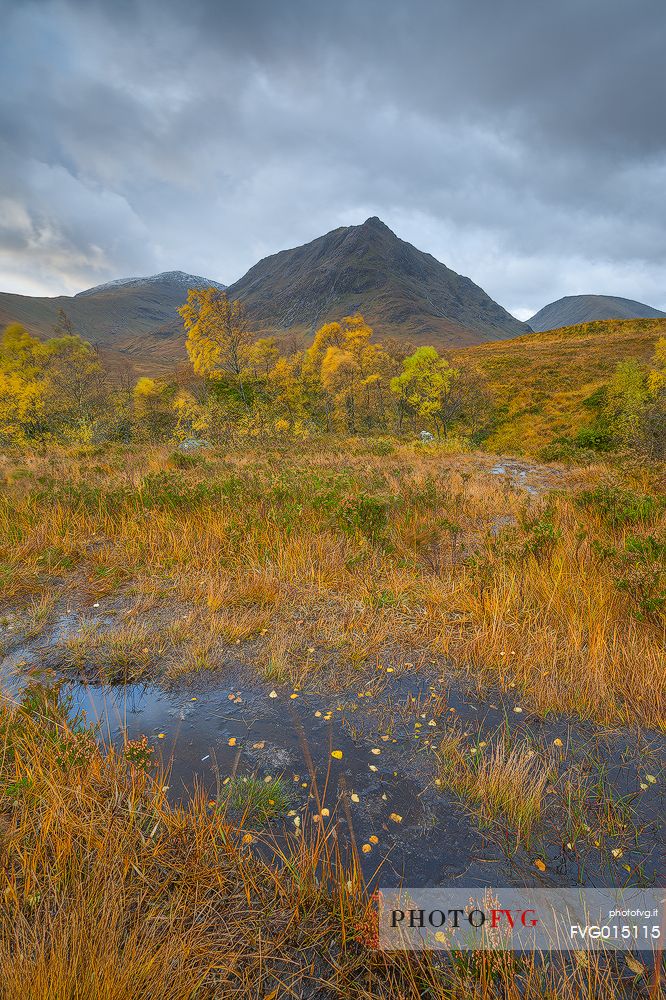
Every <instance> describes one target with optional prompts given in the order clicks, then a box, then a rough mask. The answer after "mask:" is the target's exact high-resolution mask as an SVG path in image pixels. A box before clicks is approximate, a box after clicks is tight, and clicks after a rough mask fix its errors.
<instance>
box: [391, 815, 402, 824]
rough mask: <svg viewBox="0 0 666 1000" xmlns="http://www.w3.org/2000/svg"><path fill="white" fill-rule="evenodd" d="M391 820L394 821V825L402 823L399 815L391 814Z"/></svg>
mask: <svg viewBox="0 0 666 1000" xmlns="http://www.w3.org/2000/svg"><path fill="white" fill-rule="evenodd" d="M389 819H392V820H393V822H394V823H402V816H401V815H400V814H399V813H391V815H390V816H389Z"/></svg>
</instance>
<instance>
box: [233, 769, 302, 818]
mask: <svg viewBox="0 0 666 1000" xmlns="http://www.w3.org/2000/svg"><path fill="white" fill-rule="evenodd" d="M219 802H220V804H221V805H222V806H223V807H228V808H229V809H230V810H232V811H233V812H234V813H235V814H238V815H239V816H240V817H241V820H240V823H241V825H242V826H264V825H266V824H267V823H269V822H270V821H271V820H273V819H275V818H276V817H278V816H281V815H284V814H285V813H286V812H287V810H288V808H289V804H290V802H291V792H290V789H289V786H288V785H287V783H286V782H285V781H284V780H283V779H282V778H271V779H270V781H265V780H263V779H261V778H257V777H255V776H254V775H250V776H244V777H234V778H231V780H230V781H229V783H228V784H227V785H225V787H224V788H223V790H222V792H221V793H220V796H219Z"/></svg>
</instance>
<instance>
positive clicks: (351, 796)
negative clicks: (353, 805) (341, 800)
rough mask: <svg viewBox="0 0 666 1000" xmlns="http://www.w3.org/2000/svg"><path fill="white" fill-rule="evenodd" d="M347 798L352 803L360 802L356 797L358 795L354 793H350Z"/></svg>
mask: <svg viewBox="0 0 666 1000" xmlns="http://www.w3.org/2000/svg"><path fill="white" fill-rule="evenodd" d="M349 798H350V799H351V800H352V802H360V801H361V800H360V798H359V797H358V795H357V794H356V792H352V793H351V795H350V796H349Z"/></svg>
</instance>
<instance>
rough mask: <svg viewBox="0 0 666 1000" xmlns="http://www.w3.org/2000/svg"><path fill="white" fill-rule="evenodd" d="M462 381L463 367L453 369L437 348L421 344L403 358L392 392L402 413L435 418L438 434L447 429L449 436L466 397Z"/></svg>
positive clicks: (392, 382)
mask: <svg viewBox="0 0 666 1000" xmlns="http://www.w3.org/2000/svg"><path fill="white" fill-rule="evenodd" d="M459 380H460V371H459V369H457V368H452V367H451V365H449V363H448V361H446V360H445V359H444V358H442V357H440V356H439V354H438V353H437V351H436V350H435V348H434V347H418V348H417V349H416V350H415V351H414V353H413V354H411V355H410V356H409V357H408V358H405V360H404V361H403V363H402V372H401V373H400V375H396V377H395V378H393V379H391V392H392V393H393V394H394V396H395V397H396V399H397V401H398V406H399V409H400V412H401V413H402V414H405V413H411V414H414V415H415V416H418V417H420V418H421V419H422V420H425V421H431V422H432V424H433V426H434V427H435V430H436V432H437V435H438V436H439V435H440V434H441V432H442V431H443V432H444V436H446V434H447V432H448V426H449V423H450V421H451V420H453V419H454V417H455V416H457V414H458V413H459V411H460V409H461V406H462V401H463V398H464V397H463V394H462V393H461V392H460V391H459Z"/></svg>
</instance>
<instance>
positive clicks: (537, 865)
mask: <svg viewBox="0 0 666 1000" xmlns="http://www.w3.org/2000/svg"><path fill="white" fill-rule="evenodd" d="M534 867H535V868H538V869H539V871H540V872H545V870H546V866H545V864H544V863H543V861H542V860H541V858H537V859H536V861H535V862H534Z"/></svg>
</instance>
